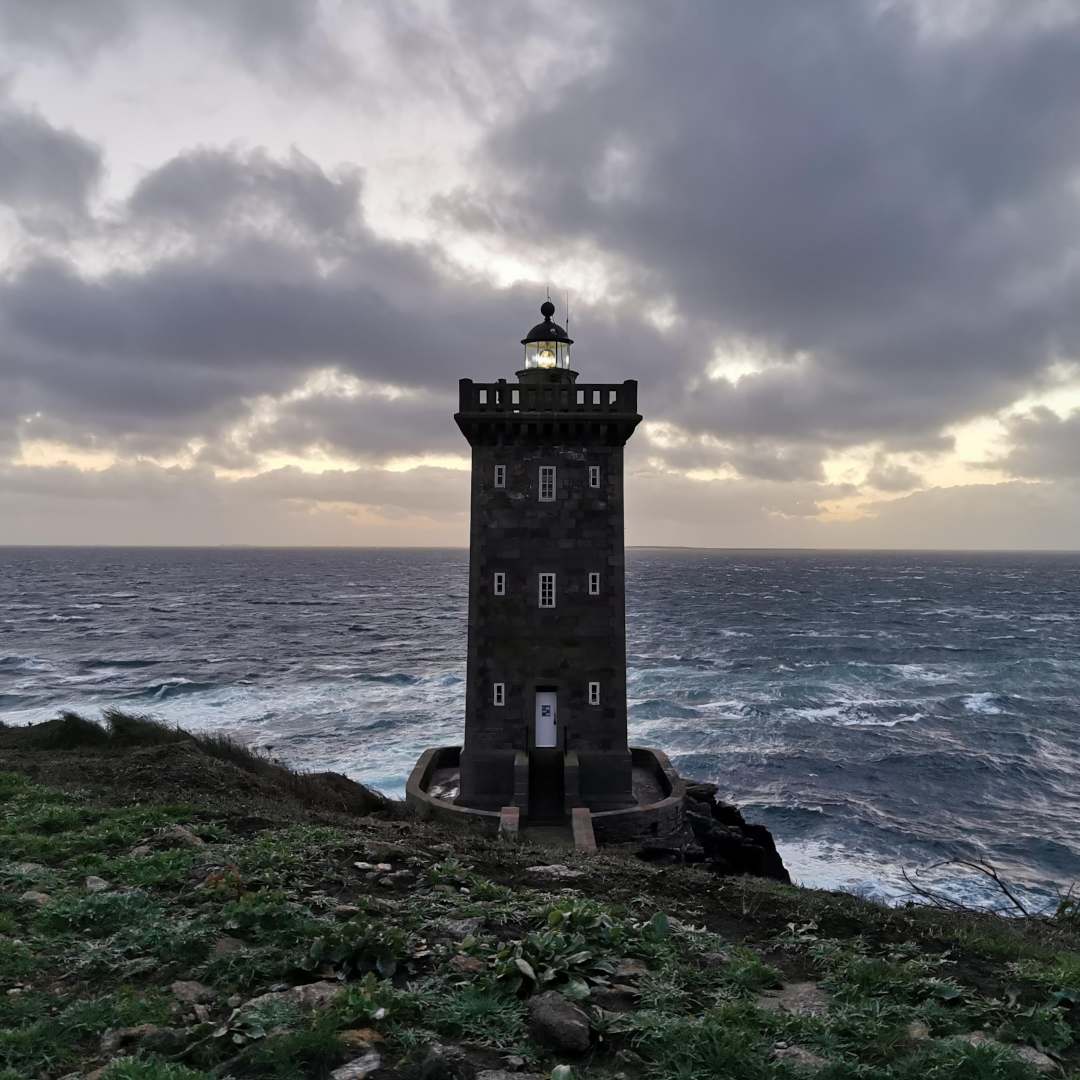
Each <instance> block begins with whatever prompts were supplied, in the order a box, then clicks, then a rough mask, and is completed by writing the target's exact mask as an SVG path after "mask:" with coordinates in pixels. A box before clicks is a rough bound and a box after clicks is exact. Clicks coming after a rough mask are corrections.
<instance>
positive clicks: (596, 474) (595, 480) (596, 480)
mask: <svg viewBox="0 0 1080 1080" xmlns="http://www.w3.org/2000/svg"><path fill="white" fill-rule="evenodd" d="M599 486H600V466H599V465H590V466H589V487H591V488H598V487H599Z"/></svg>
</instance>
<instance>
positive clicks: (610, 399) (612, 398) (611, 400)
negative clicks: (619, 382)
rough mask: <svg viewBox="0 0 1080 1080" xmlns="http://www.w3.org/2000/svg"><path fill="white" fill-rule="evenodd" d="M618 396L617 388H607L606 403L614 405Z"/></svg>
mask: <svg viewBox="0 0 1080 1080" xmlns="http://www.w3.org/2000/svg"><path fill="white" fill-rule="evenodd" d="M618 396H619V392H618V390H609V391H608V392H607V403H608V404H609V405H614V404H615V402H616V400H618Z"/></svg>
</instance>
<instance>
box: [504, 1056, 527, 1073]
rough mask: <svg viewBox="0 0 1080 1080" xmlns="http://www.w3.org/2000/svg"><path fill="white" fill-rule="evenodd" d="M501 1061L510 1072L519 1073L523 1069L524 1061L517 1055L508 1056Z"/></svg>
mask: <svg viewBox="0 0 1080 1080" xmlns="http://www.w3.org/2000/svg"><path fill="white" fill-rule="evenodd" d="M503 1061H504V1062H505V1063H506V1067H507V1069H509V1070H510V1072H521V1070H522V1069H524V1068H525V1059H524V1058H523V1057H519V1056H518V1055H517V1054H510V1055H509V1056H508V1057H504V1058H503Z"/></svg>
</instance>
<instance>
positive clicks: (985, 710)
mask: <svg viewBox="0 0 1080 1080" xmlns="http://www.w3.org/2000/svg"><path fill="white" fill-rule="evenodd" d="M996 697H997V695H996V694H992V693H990V692H984V693H980V694H965V695H964V708H965V709H967V711H968V712H973V713H981V714H982V715H983V716H1000V715H1001V714H1002V712H1004V710H1003V709H1001V708H1000V707H999V706H997V705H995V704H994V701H995V698H996Z"/></svg>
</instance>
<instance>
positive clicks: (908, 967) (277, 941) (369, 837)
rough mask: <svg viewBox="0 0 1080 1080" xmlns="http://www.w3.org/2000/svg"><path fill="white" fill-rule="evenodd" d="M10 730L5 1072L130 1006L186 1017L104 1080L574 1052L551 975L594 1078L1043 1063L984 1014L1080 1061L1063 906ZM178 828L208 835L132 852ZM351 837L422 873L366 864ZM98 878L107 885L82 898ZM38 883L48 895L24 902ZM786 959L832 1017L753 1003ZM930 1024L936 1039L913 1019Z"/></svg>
mask: <svg viewBox="0 0 1080 1080" xmlns="http://www.w3.org/2000/svg"><path fill="white" fill-rule="evenodd" d="M54 735H55V732H54ZM7 736H10V732H3V731H0V760H2V761H3V765H2V766H0V768H2V769H4V770H8V771H0V1080H16V1078H19V1080H23V1078H26V1077H35V1076H43V1077H50V1078H51V1077H61V1076H64V1075H66V1074H67V1073H70V1072H72V1071H76V1072H78V1071H80V1070H81V1071H84V1072H89V1071H90V1070H92V1069H94V1068H96V1067H99V1066H101V1065H103V1064H105V1063H106V1062H107V1061H108V1060H109V1055H103V1054H102V1053H101V1052H100V1041H101V1036H102V1034H103V1033H104V1032H105V1031H106V1030H108V1029H110V1028H115V1027H126V1026H133V1025H137V1024H143V1023H153V1024H159V1025H165V1026H169V1027H173V1028H180V1029H183V1030H182V1032H181V1033H180V1034H178V1035H176V1036H174V1037H172V1041H171V1042H170V1041H169V1040H165V1043H164V1044H161V1045H159V1046H158V1047H157V1048H156V1051H151V1050H150V1049H146V1050H143V1051H138V1050H137V1051H135V1052H134V1054H133V1055H130V1056H128V1057H126V1058H123V1059H121V1060H119V1061H114V1063H113V1064H112V1065H110V1067H109V1068H108V1070H107V1071H106V1072H105V1074H104V1076H105V1077H106V1078H107V1080H137V1078H143V1080H149V1078H162V1080H165V1078H175V1080H195V1078H206V1077H210V1076H214V1075H217V1076H223V1075H228V1076H236V1077H241V1076H244V1077H281V1078H283V1080H284V1078H290V1080H291V1078H296V1077H324V1076H328V1075H329V1074H330V1072H331V1071H332V1070H333V1069H334V1068H335V1067H337V1066H338V1065H340V1064H341V1063H342V1062H344V1061H346V1060H349V1059H350V1058H351V1057H355V1056H357V1051H355V1050H353V1051H350V1050H348V1049H347V1047H346V1046H345V1045H344V1043H343V1042H342V1035H341V1033H342V1032H343V1031H347V1030H350V1029H356V1028H362V1027H366V1028H374V1029H377V1031H378V1032H379V1034H380V1035H381V1036H382V1039H383V1041H382V1042H380V1043H378V1044H377V1045H378V1046H379V1048H380V1049H381V1051H382V1054H383V1060H384V1062H385V1064H386V1066H387V1067H386V1068H385V1069H384V1070H383V1071H382V1072H380V1073H379V1074H378V1076H380V1077H407V1076H414V1075H418V1072H417V1070H416V1068H415V1067H414V1066H413V1065H411V1064H410V1063H411V1062H415V1061H417V1060H419V1058H420V1057H422V1055H423V1048H424V1047H425V1045H426V1044H427V1043H429V1042H431V1041H433V1040H438V1041H440V1042H442V1043H444V1044H445V1043H448V1042H451V1043H456V1044H459V1045H462V1046H465V1047H466V1048H467V1056H468V1060H469V1064H470V1066H472V1067H486V1068H497V1067H500V1061H501V1059H502V1058H503V1056H504V1055H506V1054H508V1053H516V1054H518V1055H520V1056H522V1057H524V1058H525V1059H526V1060H527V1062H528V1067H529V1068H531V1069H533V1070H534V1071H537V1072H543V1073H544V1074H545V1075H546V1074H547V1073H548V1072H549V1071H550V1070H551V1069H553V1068H554V1067H555V1066H556V1065H557V1064H559V1063H560V1061H567V1060H569V1059H565V1058H563V1059H560V1058H559V1057H558V1056H557V1055H552V1054H551V1053H550V1052H548V1051H545V1050H544V1049H543V1048H542V1047H541V1046H540V1045H538V1044H537V1043H536V1042H534V1041H533V1040H532V1039H531V1038H530V1036H529V1034H528V1031H527V1026H526V1012H525V1002H526V1000H527V998H528V996H529V995H530V994H531V993H532V992H534V991H535V990H536V989H537V982H542V984H543V988H544V989H547V988H552V987H554V988H557V989H561V990H563V991H565V992H567V993H568V994H569V995H571V996H577V997H579V998H581V999H582V1003H583V1005H584V1006H585V1007H586V1008H587V1009H588V1010H589V1011H590V1014H591V1017H592V1020H593V1027H594V1049H593V1050H592V1051H591V1052H590V1054H589V1055H588V1056H586V1057H585V1058H583V1059H578V1060H576V1061H572V1062H571V1064H572V1066H573V1069H574V1072H573V1075H574V1076H578V1077H586V1076H587V1077H608V1076H614V1075H615V1074H616V1073H617V1072H618V1073H622V1074H623V1075H625V1076H627V1077H631V1078H632V1077H655V1078H665V1080H667V1078H678V1080H695V1078H698V1077H701V1078H705V1077H730V1078H739V1080H743V1078H745V1080H756V1078H762V1080H764V1078H773V1077H775V1078H782V1077H796V1076H800V1075H806V1074H805V1073H800V1072H799V1071H798V1069H797V1067H796V1066H795V1065H794V1064H792V1063H791V1062H790V1061H788V1060H783V1061H778V1060H774V1059H773V1057H772V1051H773V1048H774V1047H775V1045H776V1044H777V1043H778V1042H780V1043H787V1044H789V1045H798V1046H800V1047H804V1048H806V1049H807V1050H809V1051H812V1052H813V1053H815V1054H817V1055H819V1056H820V1057H823V1058H826V1059H828V1061H829V1063H830V1064H829V1065H828V1066H826V1067H825V1068H824V1069H821V1070H820V1071H818V1072H817V1074H816V1075H817V1076H819V1077H821V1078H823V1080H840V1078H855V1077H860V1078H875V1080H877V1078H881V1080H885V1078H896V1080H900V1078H904V1080H915V1078H918V1080H926V1078H932V1077H942V1078H944V1077H948V1078H960V1080H963V1078H967V1077H971V1078H973V1080H974V1078H979V1080H998V1078H1000V1080H1004V1078H1016V1080H1021V1078H1026V1077H1030V1076H1033V1075H1035V1074H1034V1073H1033V1072H1032V1070H1031V1068H1030V1066H1028V1065H1027V1064H1025V1063H1024V1062H1022V1061H1020V1060H1019V1059H1018V1058H1016V1057H1015V1056H1014V1055H1013V1054H1011V1053H1010V1052H1009V1051H1007V1050H998V1049H995V1048H993V1047H986V1046H970V1045H967V1044H965V1043H962V1042H959V1041H956V1040H953V1039H950V1038H949V1036H950V1035H954V1034H958V1033H963V1032H971V1031H974V1030H979V1029H984V1028H985V1029H987V1030H988V1032H990V1033H993V1034H996V1035H997V1036H998V1037H999V1038H1002V1039H1003V1040H1004V1041H1006V1042H1013V1043H1015V1044H1028V1045H1035V1046H1039V1047H1041V1048H1043V1049H1045V1050H1047V1051H1049V1052H1051V1053H1054V1054H1056V1055H1058V1056H1059V1057H1060V1058H1061V1060H1062V1062H1063V1067H1064V1070H1065V1074H1066V1075H1069V1076H1072V1077H1076V1078H1080V1053H1078V1046H1077V1043H1076V1040H1077V1039H1080V1015H1078V1014H1080V933H1077V931H1076V929H1075V928H1072V929H1070V928H1069V927H1068V926H1066V925H1060V924H1059V925H1052V924H1046V923H1035V922H1031V923H1022V922H1013V921H1009V922H1006V921H1003V920H1000V919H997V918H993V917H980V918H974V917H964V916H956V915H948V914H944V913H941V912H936V911H932V910H927V909H917V910H916V909H902V910H888V909H884V908H881V907H878V906H876V905H873V904H870V903H867V902H864V901H861V900H858V899H856V898H854V897H850V896H846V895H844V894H839V893H825V892H816V891H811V890H805V889H799V888H793V887H788V886H781V885H777V884H775V883H771V882H765V881H758V880H754V879H749V878H739V879H730V878H729V879H724V880H717V879H713V878H710V877H708V876H706V875H705V874H703V873H702V872H700V871H697V870H696V869H693V868H685V869H684V868H674V869H672V868H666V869H660V868H655V867H650V866H646V865H644V864H642V863H640V862H638V861H636V860H634V859H632V858H628V857H626V856H622V855H617V854H601V855H599V856H593V857H591V858H588V857H585V858H579V857H577V856H575V855H573V854H570V853H566V852H559V853H557V854H556V853H553V852H550V851H545V850H543V849H529V848H528V847H527V846H524V845H523V846H521V847H512V846H508V845H505V844H503V843H501V842H498V841H494V840H491V841H488V840H480V839H477V838H474V837H469V838H459V837H457V836H455V835H453V834H446V833H441V832H438V831H436V830H435V829H434V828H432V827H429V826H426V825H424V824H421V823H418V822H413V821H410V820H406V819H403V818H402V817H401V815H400V811H398V810H395V809H394V808H392V807H391V808H384V809H383V810H382V811H381V812H380V813H379V814H376V815H374V816H367V817H363V818H356V817H353V816H349V815H347V814H346V813H344V812H342V810H341V808H340V807H339V806H338V805H337V804H336V803H335V802H334V797H332V796H328V798H329V799H330V802H329V803H326V802H321V801H320V798H317V797H315V796H314V795H313V794H312V792H311V791H310V790H309V789H307V788H305V787H304V786H303V785H299V784H297V783H294V782H292V781H290V782H288V783H285V784H284V785H283V786H282V787H280V788H279V789H278V790H277V793H276V795H275V789H274V783H275V781H274V778H272V777H271V776H270V774H268V773H265V772H264V773H262V774H259V773H258V771H257V770H256V771H254V772H253V771H251V769H250V768H245V767H244V761H243V759H242V755H233V756H230V754H229V753H228V752H225V751H222V750H221V749H220V748H218V752H217V753H216V754H215V753H213V752H211V751H212V750H213V748H212V747H207V746H199V745H198V744H197V743H195V742H193V741H192V740H190V739H186V740H181V741H180V742H175V741H172V740H168V741H164V742H162V741H160V740H158V739H156V738H153V737H151V736H150V735H147V736H146V737H145V738H144V739H143V740H142V741H140V739H138V738H131V737H128V738H127V739H124V738H115V739H113V740H110V739H105V740H97V741H96V742H95V740H94V738H93V737H92V738H91V739H90V742H89V743H87V742H86V741H85V740H83V743H82V745H81V746H79V747H76V748H72V749H57V748H56V745H55V739H53V740H52V741H53V745H51V746H49V745H39V746H37V747H30V746H28V745H27V743H26V740H25V738H23V739H22V741H21V742H16V740H15V739H14V737H9V738H8V740H7V743H6V744H5V741H4V737H7ZM46 741H48V740H46ZM248 765H250V762H249V763H248ZM154 776H157V777H159V778H160V782H158V783H154V782H153V778H154ZM278 779H280V778H278ZM305 793H306V794H305ZM181 796H183V797H181ZM174 824H182V825H186V826H188V827H189V828H190V829H191V830H192V831H193V832H195V833H196V834H197V835H198V836H199V837H201V838H202V839H203V840H204V841H205V845H204V846H200V847H178V848H174V849H161V850H158V849H156V848H155V849H154V850H153V851H152V852H151V853H149V854H146V853H143V854H131V849H132V848H133V847H135V846H136V845H139V844H140V843H141V842H142V841H144V840H146V839H147V838H149V837H152V836H154V835H155V830H159V829H162V828H163V827H167V826H170V825H174ZM357 861H367V862H372V863H374V862H381V863H389V864H391V866H392V867H393V870H394V871H400V870H406V871H409V872H411V875H412V876H411V878H410V877H405V878H399V879H395V880H389V881H388V880H387V879H386V875H385V872H380V873H378V875H377V880H374V881H373V880H371V873H370V872H369V871H366V870H363V869H358V868H357V867H356V866H355V863H356V862H357ZM554 862H559V863H565V864H567V865H568V866H569V867H570V868H571V869H577V870H580V871H583V873H582V874H581V876H579V877H576V878H573V879H571V880H568V881H562V882H558V881H552V880H551V879H549V878H545V877H544V875H543V874H542V873H540V872H537V871H535V870H530V869H529V868H530V867H535V866H537V865H538V864H544V863H554ZM22 863H35V864H38V865H39V866H42V867H44V868H45V869H44V870H43V871H42V870H34V869H32V868H26V867H20V866H19V865H18V864H22ZM87 875H97V876H99V877H101V878H104V879H105V880H106V881H107V882H109V883H110V886H111V887H110V888H109V889H108V890H106V891H103V892H100V893H97V894H94V893H91V892H89V891H88V890H87V888H86V886H85V879H86V877H87ZM29 889H34V890H37V891H41V892H44V893H46V894H48V896H49V897H50V900H49V902H48V903H47V904H44V906H41V907H38V906H36V905H35V904H33V903H32V902H28V901H23V900H21V899H20V897H21V896H22V895H23V894H24V893H25V892H26V891H27V890H29ZM342 905H348V906H349V907H347V908H345V909H344V910H341V908H342ZM352 909H355V910H352ZM473 917H480V918H481V919H482V920H483V921H482V923H481V924H480V925H479V926H478V927H477V928H476V929H475V930H474V931H473V932H471V933H468V934H467V935H466V936H464V937H462V933H463V928H462V927H459V926H458V927H455V926H454V925H453V921H458V920H463V919H468V918H473ZM448 921H450V923H449V925H448ZM466 929H467V928H466ZM224 937H227V938H229V939H232V940H231V941H230V942H227V943H226V944H228V945H229V946H230V950H229V951H222V939H223V938H224ZM237 943H242V944H237ZM463 956H464V957H469V958H474V959H475V960H476V961H478V963H473V962H471V961H463V960H462V957H463ZM625 958H635V959H638V960H641V961H643V962H644V964H645V965H646V966H647V969H648V972H647V974H645V975H642V976H640V977H639V979H638V981H637V989H638V991H639V992H640V997H639V999H638V1002H637V1007H636V1008H635V1009H634V1010H633V1011H631V1012H628V1013H622V1014H618V1013H612V1012H604V1011H600V1010H598V1009H596V1008H595V1006H592V1005H590V1004H589V1001H590V997H591V995H592V994H595V993H596V992H597V989H598V988H600V987H603V985H604V984H605V982H609V981H610V980H611V971H612V968H613V966H614V965H615V963H616V962H617V961H619V960H621V959H625ZM519 961H520V962H519ZM463 968H464V969H469V970H465V971H463V970H462V969H463ZM472 969H475V970H472ZM330 972H333V973H334V976H335V977H340V978H343V979H345V980H346V986H347V990H346V992H345V993H344V994H343V996H341V997H340V998H339V999H338V1000H337V1001H336V1003H334V1004H333V1005H331V1006H329V1007H326V1008H322V1009H320V1010H317V1011H316V1012H314V1013H311V1014H307V1015H303V1014H300V1013H298V1012H297V1011H296V1010H295V1009H289V1008H287V1007H277V1006H274V1007H268V1008H269V1014H267V1015H254V1016H251V1015H248V1016H247V1017H245V1018H243V1019H240V1020H238V1019H237V1018H235V1017H234V1019H233V1021H232V1022H231V1023H230V1021H229V1017H230V1016H231V1015H232V1014H233V1007H232V1005H230V1004H229V1002H230V1000H231V1001H232V1002H233V1003H235V1002H237V1001H238V1000H240V999H243V1000H247V999H248V998H250V997H253V996H255V995H257V994H261V993H263V992H265V991H267V990H268V989H270V988H271V987H280V986H281V985H292V984H295V983H302V982H311V981H314V980H316V979H318V978H324V977H326V975H327V973H330ZM530 973H531V975H533V976H535V979H536V982H534V980H533V978H531V977H530ZM176 979H198V980H200V981H201V982H203V983H205V984H207V985H209V986H210V987H212V988H213V989H214V991H215V992H216V995H217V996H216V998H215V999H214V1000H213V1001H212V1002H211V1003H209V1004H208V1005H207V1006H206V1011H205V1013H204V1020H203V1021H199V1020H198V1019H197V1018H196V1017H195V1016H193V1015H192V1014H191V1013H190V1011H189V1010H188V1008H187V1007H186V1006H182V1005H180V1004H179V1003H178V1002H177V1001H176V999H175V998H174V996H173V994H172V993H171V992H170V990H169V986H170V984H171V983H172V982H173V981H174V980H176ZM781 981H783V982H792V981H815V982H818V983H819V984H820V987H821V988H822V989H823V990H825V991H826V992H827V993H828V995H829V1007H828V1010H827V1012H826V1013H825V1014H824V1015H818V1016H794V1015H787V1014H785V1013H782V1012H775V1011H771V1010H768V1009H765V1008H763V1007H761V1006H760V1005H759V1004H758V995H759V994H760V993H761V992H762V991H763V990H766V989H768V988H769V987H772V986H775V985H777V984H778V983H780V982H781ZM264 1011H265V1010H264ZM914 1021H921V1022H922V1023H924V1024H925V1025H926V1026H927V1027H928V1028H929V1031H930V1033H931V1036H932V1037H931V1038H929V1039H919V1038H914V1037H912V1034H911V1032H910V1025H911V1024H912V1023H913V1022H914Z"/></svg>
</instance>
